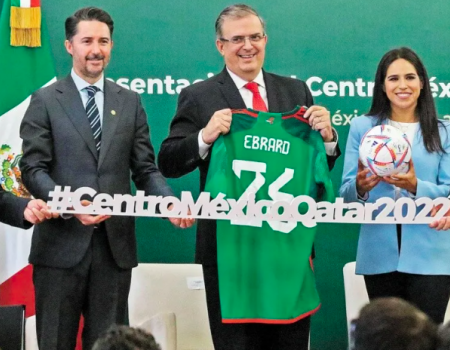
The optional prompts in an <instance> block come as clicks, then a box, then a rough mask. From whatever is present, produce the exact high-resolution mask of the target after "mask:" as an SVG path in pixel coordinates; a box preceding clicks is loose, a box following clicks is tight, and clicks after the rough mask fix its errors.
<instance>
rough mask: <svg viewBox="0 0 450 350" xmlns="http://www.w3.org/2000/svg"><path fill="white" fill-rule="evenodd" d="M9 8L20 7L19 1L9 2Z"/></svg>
mask: <svg viewBox="0 0 450 350" xmlns="http://www.w3.org/2000/svg"><path fill="white" fill-rule="evenodd" d="M11 6H16V7H20V0H11Z"/></svg>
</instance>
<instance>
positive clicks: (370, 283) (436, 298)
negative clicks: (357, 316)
mask: <svg viewBox="0 0 450 350" xmlns="http://www.w3.org/2000/svg"><path fill="white" fill-rule="evenodd" d="M397 240H398V251H399V254H400V251H401V248H402V232H401V225H397ZM364 280H365V282H366V288H367V294H368V295H369V299H370V300H373V299H375V298H381V297H397V298H401V299H404V300H406V301H409V302H410V303H412V304H414V305H415V306H416V307H418V308H419V309H420V310H422V311H423V312H425V313H426V314H427V315H428V316H429V317H430V318H431V319H432V320H433V321H434V322H436V323H438V324H439V323H442V322H444V316H445V311H446V310H447V304H448V301H449V298H450V276H448V275H417V274H411V273H404V272H398V271H394V272H389V273H382V274H377V275H365V276H364Z"/></svg>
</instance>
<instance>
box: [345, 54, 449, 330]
mask: <svg viewBox="0 0 450 350" xmlns="http://www.w3.org/2000/svg"><path fill="white" fill-rule="evenodd" d="M379 124H390V125H393V126H395V127H397V128H399V129H401V130H402V131H403V132H405V133H406V134H407V135H408V138H409V139H410V142H411V145H412V160H413V162H412V165H411V167H410V170H409V171H408V173H407V174H398V175H393V176H391V177H383V178H380V177H378V176H376V175H373V174H371V173H370V172H369V170H368V169H364V168H363V166H362V164H361V163H360V162H359V160H358V158H359V151H358V150H359V144H360V141H361V138H362V137H363V136H364V134H365V133H366V131H367V130H369V129H370V128H372V127H373V126H375V125H379ZM449 192H450V125H449V123H448V122H444V121H439V120H438V119H437V114H436V109H435V106H434V101H433V97H432V94H431V89H430V84H429V79H428V74H427V72H426V69H425V67H424V65H423V64H422V62H421V60H420V59H419V57H418V56H417V55H416V54H415V53H414V52H413V51H412V50H411V49H409V48H400V49H395V50H391V51H389V52H388V53H386V54H385V55H384V56H383V58H382V59H381V61H380V63H379V65H378V69H377V72H376V76H375V86H374V94H373V100H372V107H371V109H370V111H369V113H368V114H367V115H365V116H361V117H359V118H355V119H353V121H352V124H351V127H350V133H349V137H348V141H347V147H346V150H345V160H344V171H343V176H342V185H341V189H340V195H341V197H343V198H344V200H345V201H346V202H362V203H364V202H367V203H373V202H375V201H376V200H377V199H378V198H382V197H390V198H393V199H398V198H400V197H412V198H420V197H429V198H437V197H447V196H448V195H449ZM378 212H379V211H377V212H375V213H374V215H376V214H377V213H378ZM356 272H357V273H358V274H362V275H364V279H365V281H366V286H367V291H368V294H369V298H370V299H374V298H377V297H383V296H396V297H400V298H403V299H405V300H407V301H410V302H412V303H414V304H416V306H418V307H419V308H420V309H422V310H423V311H424V312H425V313H427V314H428V315H429V316H430V317H431V318H432V319H433V320H434V321H435V322H439V323H441V322H442V321H443V320H444V314H445V310H446V307H447V303H448V300H449V295H450V234H449V232H447V231H437V230H434V229H432V228H430V227H429V226H428V225H425V224H424V225H419V224H409V225H408V224H363V225H361V229H360V235H359V242H358V251H357V257H356Z"/></svg>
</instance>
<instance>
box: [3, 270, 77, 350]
mask: <svg viewBox="0 0 450 350" xmlns="http://www.w3.org/2000/svg"><path fill="white" fill-rule="evenodd" d="M0 305H2V306H7V305H25V317H30V316H33V315H34V314H35V313H36V308H35V300H34V285H33V265H27V266H25V267H24V268H23V269H22V270H20V271H19V272H17V273H16V274H14V275H12V276H11V277H10V278H8V279H7V280H6V281H5V282H3V283H2V284H0ZM83 325H84V320H83V317H81V319H80V325H79V329H78V335H77V346H76V350H81V349H82V347H81V335H82V332H83Z"/></svg>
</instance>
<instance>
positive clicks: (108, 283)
mask: <svg viewBox="0 0 450 350" xmlns="http://www.w3.org/2000/svg"><path fill="white" fill-rule="evenodd" d="M33 282H34V286H35V293H36V328H37V336H38V343H39V349H41V350H73V349H75V345H76V337H77V333H78V325H79V320H80V315H81V314H83V316H84V328H83V349H84V350H90V349H91V348H92V346H93V344H94V342H95V341H96V339H97V338H98V337H99V336H100V335H101V333H103V332H104V331H105V330H106V329H108V327H109V326H111V325H112V324H114V323H119V324H123V323H124V322H125V321H126V313H127V298H128V292H129V289H130V282H131V269H121V268H119V267H118V266H117V265H116V263H115V261H114V259H113V257H112V254H111V251H110V248H109V243H108V238H107V236H106V232H105V230H104V229H96V230H95V231H94V234H93V236H92V240H91V244H90V246H89V248H88V250H87V252H86V255H85V256H84V258H83V259H82V260H81V261H80V263H78V264H77V265H76V266H74V267H72V268H68V269H61V268H54V267H47V266H37V265H35V266H34V272H33Z"/></svg>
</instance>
